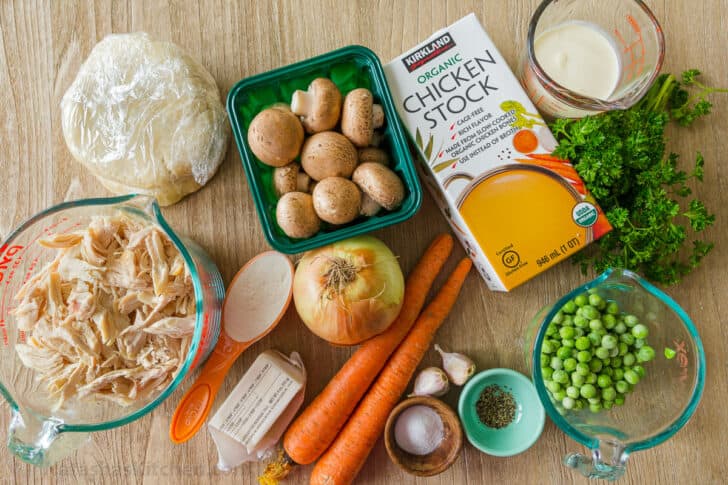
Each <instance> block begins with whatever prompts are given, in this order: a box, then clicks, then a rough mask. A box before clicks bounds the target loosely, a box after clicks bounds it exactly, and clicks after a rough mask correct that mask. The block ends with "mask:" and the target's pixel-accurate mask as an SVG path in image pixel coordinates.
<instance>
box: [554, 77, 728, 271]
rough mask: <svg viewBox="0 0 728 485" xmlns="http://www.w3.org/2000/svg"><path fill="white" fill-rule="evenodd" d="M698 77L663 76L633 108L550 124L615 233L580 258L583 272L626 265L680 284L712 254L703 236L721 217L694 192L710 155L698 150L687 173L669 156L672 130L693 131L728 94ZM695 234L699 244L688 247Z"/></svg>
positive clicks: (562, 151) (565, 155) (558, 152)
mask: <svg viewBox="0 0 728 485" xmlns="http://www.w3.org/2000/svg"><path fill="white" fill-rule="evenodd" d="M699 75H700V71H698V70H697V69H692V70H689V71H685V72H684V73H683V75H682V79H681V80H680V81H679V80H677V79H676V78H675V77H674V76H673V75H671V74H663V75H661V76H660V77H659V78H658V79H657V81H656V82H655V83H654V85H653V86H652V87H651V88H650V90H649V91H648V92H647V94H646V95H645V97H644V98H643V99H642V100H640V102H639V103H637V104H636V105H635V106H633V107H631V108H629V109H627V110H624V111H610V112H607V113H603V114H600V115H597V116H591V117H586V118H582V119H558V120H556V121H555V122H554V123H553V124H551V130H552V131H553V133H554V136H555V137H556V139H557V140H558V142H559V146H558V148H557V149H556V151H555V152H554V155H556V156H559V157H561V158H567V159H569V160H571V161H572V163H573V164H574V167H575V168H576V170H577V172H578V173H579V175H580V176H581V177H582V179H583V180H584V183H585V184H586V186H587V188H588V189H589V190H590V192H591V193H592V195H593V196H594V198H595V199H596V200H597V202H598V203H599V205H600V206H601V208H602V209H603V210H604V212H605V214H606V216H607V219H608V220H609V222H610V223H611V224H612V226H613V227H614V229H613V230H612V231H611V232H610V233H608V234H606V235H604V236H602V238H601V239H600V240H599V241H598V242H597V243H596V244H595V245H594V247H593V248H592V249H591V250H587V251H586V252H582V253H580V254H578V255H576V260H577V261H578V262H580V263H581V267H582V270H583V271H586V270H587V268H588V267H589V266H593V267H594V269H595V270H596V271H597V272H601V271H603V270H604V269H606V268H608V267H621V268H627V269H631V270H634V271H637V272H639V273H641V274H643V275H645V276H646V277H647V278H649V279H650V280H653V281H655V282H658V283H663V284H674V283H677V282H679V281H680V279H681V278H682V277H683V276H684V275H686V274H688V273H689V272H690V271H691V270H692V269H693V268H695V267H696V266H698V264H699V263H700V261H701V260H702V259H703V258H704V257H705V256H706V255H707V254H708V253H709V252H710V250H711V249H712V248H713V244H712V243H711V242H708V241H705V240H703V239H700V238H698V233H701V232H702V231H703V230H704V229H705V228H707V227H709V226H711V225H712V224H713V223H714V222H715V216H714V215H713V214H711V213H710V212H709V211H708V210H707V208H706V207H705V205H704V204H703V202H701V201H700V200H699V199H697V198H692V197H690V196H691V193H692V190H691V188H690V187H689V186H688V182H690V181H692V180H696V181H699V182H702V180H703V165H704V160H703V156H702V155H701V154H700V152H698V153H697V155H696V158H695V162H694V164H693V167H692V169H691V170H690V171H689V172H686V171H683V170H679V169H678V168H677V165H678V155H677V154H675V153H670V154H668V155H667V156H666V155H665V127H666V126H667V124H668V123H669V122H670V121H674V122H677V123H678V124H679V125H681V126H689V125H691V124H692V123H693V122H694V121H695V120H696V119H698V118H699V117H701V116H704V115H707V114H709V113H710V109H711V106H712V105H711V103H710V102H709V101H708V100H707V97H708V96H709V95H710V94H711V93H714V92H728V90H726V89H715V88H710V87H707V86H705V85H703V84H701V83H700V82H699V81H698V80H697V77H698V76H699ZM688 89H690V90H691V91H690V92H689V91H688ZM689 230H690V231H691V232H692V235H691V237H690V238H691V239H693V238H695V239H694V240H693V241H692V245H691V246H690V247H688V248H687V249H684V247H685V246H686V242H687V241H688V234H689V232H688V231H689Z"/></svg>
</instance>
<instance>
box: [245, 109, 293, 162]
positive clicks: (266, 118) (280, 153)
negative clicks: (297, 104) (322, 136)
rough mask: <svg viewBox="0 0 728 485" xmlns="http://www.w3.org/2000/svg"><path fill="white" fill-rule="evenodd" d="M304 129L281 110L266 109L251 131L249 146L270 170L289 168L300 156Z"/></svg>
mask: <svg viewBox="0 0 728 485" xmlns="http://www.w3.org/2000/svg"><path fill="white" fill-rule="evenodd" d="M302 144H303V126H301V122H300V121H299V119H298V117H297V116H296V115H294V114H293V113H292V112H291V111H290V110H288V109H286V108H283V107H281V106H275V107H273V108H268V109H264V110H263V111H261V112H260V113H258V114H257V115H255V118H253V121H251V122H250V127H249V128H248V145H249V146H250V150H252V152H253V154H255V156H256V157H258V159H259V160H260V161H261V162H263V163H265V164H266V165H270V166H271V167H282V166H284V165H288V164H289V163H291V162H292V161H293V159H294V158H296V157H297V156H298V154H299V153H300V152H301V145H302Z"/></svg>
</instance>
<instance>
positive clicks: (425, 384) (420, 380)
mask: <svg viewBox="0 0 728 485" xmlns="http://www.w3.org/2000/svg"><path fill="white" fill-rule="evenodd" d="M449 389H450V382H449V381H448V379H447V375H446V374H445V372H443V370H442V369H440V368H438V367H428V368H426V369H423V370H422V371H421V372H420V373H419V374H418V375H417V378H416V379H415V385H414V389H413V391H412V394H410V395H409V397H412V396H442V395H443V394H445V393H446V392H447V391H448V390H449Z"/></svg>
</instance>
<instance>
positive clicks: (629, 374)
mask: <svg viewBox="0 0 728 485" xmlns="http://www.w3.org/2000/svg"><path fill="white" fill-rule="evenodd" d="M624 380H625V381H627V383H628V384H637V383H638V382H639V381H640V376H639V375H638V374H637V373H636V372H635V371H633V370H631V369H630V370H628V371H626V372H625V373H624Z"/></svg>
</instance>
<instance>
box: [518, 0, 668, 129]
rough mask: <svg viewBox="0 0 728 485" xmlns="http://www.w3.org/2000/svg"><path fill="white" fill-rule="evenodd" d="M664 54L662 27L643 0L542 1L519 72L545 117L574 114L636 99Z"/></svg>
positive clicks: (625, 104) (624, 104)
mask: <svg viewBox="0 0 728 485" xmlns="http://www.w3.org/2000/svg"><path fill="white" fill-rule="evenodd" d="M663 56H664V37H663V35H662V30H661V28H660V25H659V24H658V23H657V20H656V19H655V16H654V15H653V14H652V12H651V11H650V10H649V9H648V8H647V6H646V5H645V4H644V3H643V2H642V1H640V0H613V1H609V2H604V1H603V0H544V1H543V2H542V3H541V4H540V5H539V7H538V8H537V9H536V12H535V13H534V15H533V17H532V19H531V23H530V25H529V29H528V39H527V42H526V50H525V53H524V55H523V59H522V61H521V63H520V66H519V77H520V79H521V83H522V84H523V86H524V87H525V89H526V92H527V93H528V95H529V97H530V98H531V100H532V101H533V102H534V104H535V105H536V107H537V108H538V109H539V111H540V112H541V113H542V114H544V115H546V116H550V117H558V118H578V117H582V116H586V115H588V114H596V113H599V112H602V111H608V110H612V109H626V108H629V107H630V106H632V105H633V104H635V103H636V102H637V101H638V100H639V99H640V98H641V97H642V96H643V95H644V93H645V92H646V91H647V89H649V87H650V85H651V84H652V82H653V81H654V80H655V78H656V77H657V75H658V74H659V71H660V68H661V66H662V60H663Z"/></svg>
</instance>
